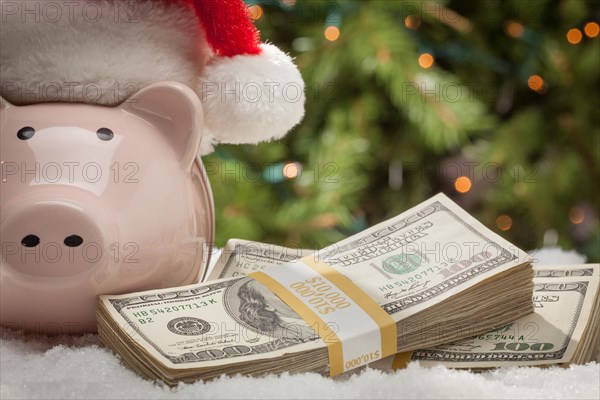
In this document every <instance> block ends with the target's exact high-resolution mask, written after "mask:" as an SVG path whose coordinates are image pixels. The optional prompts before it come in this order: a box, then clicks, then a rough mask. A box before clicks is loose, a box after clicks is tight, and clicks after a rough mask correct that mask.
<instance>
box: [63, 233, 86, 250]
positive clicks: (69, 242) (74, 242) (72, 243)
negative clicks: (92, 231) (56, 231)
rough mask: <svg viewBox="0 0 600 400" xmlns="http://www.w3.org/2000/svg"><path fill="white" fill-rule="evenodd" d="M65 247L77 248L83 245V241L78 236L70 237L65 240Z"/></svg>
mask: <svg viewBox="0 0 600 400" xmlns="http://www.w3.org/2000/svg"><path fill="white" fill-rule="evenodd" d="M64 243H65V246H69V247H77V246H79V245H80V244H81V243H83V239H82V238H81V236H79V235H70V236H67V237H66V238H65V241H64Z"/></svg>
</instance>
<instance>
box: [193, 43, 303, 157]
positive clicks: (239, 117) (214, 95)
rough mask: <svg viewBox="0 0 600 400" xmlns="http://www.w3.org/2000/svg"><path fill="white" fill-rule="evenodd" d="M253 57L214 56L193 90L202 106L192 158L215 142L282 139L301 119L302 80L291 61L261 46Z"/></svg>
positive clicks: (274, 49)
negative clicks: (200, 128)
mask: <svg viewBox="0 0 600 400" xmlns="http://www.w3.org/2000/svg"><path fill="white" fill-rule="evenodd" d="M261 47H262V52H261V54H259V55H239V56H234V57H230V58H225V57H215V58H214V59H212V60H210V61H209V62H208V64H207V65H206V67H205V69H204V73H203V76H202V77H201V78H200V81H199V83H198V88H197V92H198V95H199V96H200V99H201V101H202V105H203V106H204V125H205V126H204V130H203V135H202V136H203V138H202V143H201V145H200V149H199V151H198V154H200V155H205V154H208V153H210V152H212V151H213V147H214V145H216V144H217V143H234V144H237V143H258V142H263V141H268V140H273V139H278V138H280V137H282V136H284V135H285V134H286V133H287V132H288V131H289V130H290V129H292V128H293V127H294V126H295V125H296V124H298V123H299V122H300V120H302V117H303V116H304V102H305V95H304V81H303V80H302V76H301V75H300V72H299V71H298V68H297V67H296V65H295V64H294V63H293V62H292V59H291V58H290V57H289V56H288V55H287V54H285V53H283V52H282V51H281V50H279V49H278V48H277V47H275V46H273V45H270V44H262V45H261Z"/></svg>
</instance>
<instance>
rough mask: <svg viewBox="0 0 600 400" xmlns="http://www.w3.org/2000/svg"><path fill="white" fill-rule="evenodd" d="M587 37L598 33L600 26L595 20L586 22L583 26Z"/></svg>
mask: <svg viewBox="0 0 600 400" xmlns="http://www.w3.org/2000/svg"><path fill="white" fill-rule="evenodd" d="M583 31H584V32H585V34H586V36H587V37H591V38H595V37H596V36H598V33H600V26H598V24H597V23H595V22H588V23H587V24H585V27H584V28H583Z"/></svg>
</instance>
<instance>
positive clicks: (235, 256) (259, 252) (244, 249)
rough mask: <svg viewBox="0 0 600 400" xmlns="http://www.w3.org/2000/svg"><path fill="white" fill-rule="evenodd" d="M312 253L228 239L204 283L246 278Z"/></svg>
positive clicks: (311, 251) (310, 251) (304, 250)
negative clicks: (253, 273)
mask: <svg viewBox="0 0 600 400" xmlns="http://www.w3.org/2000/svg"><path fill="white" fill-rule="evenodd" d="M312 253H314V250H306V249H300V248H291V247H282V246H277V245H274V244H268V243H261V242H253V241H250V240H242V239H230V240H228V241H227V243H226V244H225V247H224V248H223V250H222V251H221V253H220V254H219V256H218V258H217V262H216V263H215V265H214V267H213V268H212V270H211V271H210V273H209V274H208V278H206V279H205V281H214V280H217V279H222V278H233V277H240V276H246V275H248V274H250V273H252V272H256V271H263V270H265V269H266V268H269V267H274V266H280V265H283V264H285V263H286V262H290V261H297V260H299V259H300V258H302V257H305V256H308V255H310V254H312Z"/></svg>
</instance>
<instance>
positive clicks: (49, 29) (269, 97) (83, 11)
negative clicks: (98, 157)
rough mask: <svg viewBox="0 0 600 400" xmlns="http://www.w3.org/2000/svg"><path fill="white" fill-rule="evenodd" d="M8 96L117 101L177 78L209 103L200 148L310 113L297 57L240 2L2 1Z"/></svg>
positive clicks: (1, 91) (252, 138)
mask: <svg viewBox="0 0 600 400" xmlns="http://www.w3.org/2000/svg"><path fill="white" fill-rule="evenodd" d="M0 3H1V4H0V6H1V12H2V16H1V17H2V18H1V22H0V35H1V37H2V43H1V47H2V48H1V51H0V83H1V85H0V95H1V96H2V97H3V98H5V99H6V100H7V101H9V102H11V103H14V104H17V105H24V104H32V103H40V102H52V101H62V102H65V101H66V102H85V103H92V104H100V105H116V104H120V103H122V102H123V101H126V100H127V98H128V97H129V96H131V95H132V94H133V93H135V92H137V91H138V90H140V89H142V88H143V87H145V86H148V85H150V84H152V83H156V82H160V81H177V82H181V83H184V84H186V85H188V86H190V87H191V88H193V89H194V90H195V91H196V93H197V94H198V96H199V97H200V99H201V101H202V104H203V106H204V130H203V134H202V135H203V139H202V143H201V145H200V151H199V154H207V153H209V152H211V151H212V149H213V146H214V145H215V144H217V143H257V142H260V141H265V140H271V139H275V138H279V137H282V136H283V135H285V134H286V133H287V131H288V130H290V129H291V128H292V127H293V126H295V125H296V124H297V123H298V122H300V120H301V119H302V116H303V114H304V100H305V97H304V82H303V81H302V77H301V75H300V73H299V71H298V69H297V67H296V66H295V65H294V63H293V62H292V59H291V58H290V57H289V56H288V55H286V54H285V53H283V52H282V51H281V50H279V49H278V48H277V47H275V46H273V45H271V44H264V43H260V39H259V34H258V31H257V30H256V28H255V27H254V25H253V23H252V21H251V20H250V18H249V15H248V9H247V7H246V5H245V4H244V3H243V1H242V0H153V1H143V0H134V1H131V0H113V1H107V0H87V1H85V0H80V1H76V2H72V1H71V2H31V1H16V2H15V1H4V0H0Z"/></svg>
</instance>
